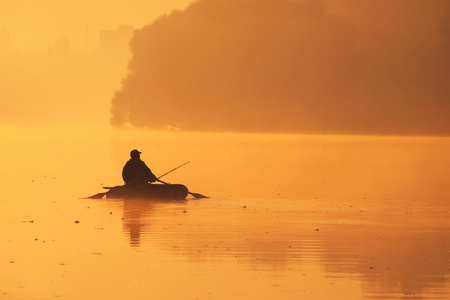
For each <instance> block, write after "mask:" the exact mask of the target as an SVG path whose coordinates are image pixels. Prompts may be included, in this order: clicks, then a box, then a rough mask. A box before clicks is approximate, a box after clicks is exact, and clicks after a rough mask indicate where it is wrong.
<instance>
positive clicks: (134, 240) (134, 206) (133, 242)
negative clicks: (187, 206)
mask: <svg viewBox="0 0 450 300" xmlns="http://www.w3.org/2000/svg"><path fill="white" fill-rule="evenodd" d="M169 203H172V204H173V203H180V204H181V203H185V201H184V200H178V201H177V200H171V201H167V200H143V199H125V200H123V218H122V220H123V221H122V222H123V231H124V233H125V234H126V235H128V236H129V239H130V246H131V247H139V246H140V245H141V242H142V241H143V240H145V236H146V235H147V234H150V232H151V225H152V224H151V221H152V215H154V214H156V213H157V210H158V207H160V206H161V205H168V204H169Z"/></svg>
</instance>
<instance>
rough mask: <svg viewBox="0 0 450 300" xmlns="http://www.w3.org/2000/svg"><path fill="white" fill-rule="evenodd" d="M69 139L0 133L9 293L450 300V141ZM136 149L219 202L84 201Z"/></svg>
mask: <svg viewBox="0 0 450 300" xmlns="http://www.w3.org/2000/svg"><path fill="white" fill-rule="evenodd" d="M65 133H67V131H57V132H55V131H53V132H47V137H44V138H42V139H36V138H35V137H34V136H33V135H27V134H24V135H23V136H22V137H21V138H20V139H18V138H16V137H15V135H12V136H7V135H5V134H4V135H3V137H2V139H3V141H5V142H6V144H7V145H8V148H2V152H1V153H0V154H1V157H2V165H3V166H5V168H3V169H2V172H1V174H2V175H1V178H2V182H4V188H5V189H4V196H3V198H2V201H1V202H0V206H1V210H0V211H1V212H0V216H1V218H0V223H1V226H2V228H4V229H3V230H2V231H1V233H0V236H1V243H2V247H1V249H2V250H1V251H0V257H1V261H0V263H1V264H2V265H3V266H2V268H3V270H4V272H2V275H1V276H2V277H1V282H2V283H1V285H0V291H1V293H2V295H3V297H4V298H5V299H48V298H52V297H61V298H66V299H79V298H85V299H129V298H138V299H143V298H145V297H147V296H148V295H149V294H151V295H152V296H154V297H156V298H175V299H196V298H207V299H230V298H237V299H248V298H261V299H273V298H274V297H279V296H280V295H283V297H284V298H286V299H298V297H303V298H305V299H317V298H320V299H335V298H336V293H339V294H340V295H345V297H346V299H365V298H376V299H396V298H402V297H404V295H405V294H406V295H416V296H419V297H422V298H424V299H445V298H446V297H448V280H449V273H448V265H449V249H450V245H449V243H448V239H447V236H448V231H449V223H448V206H447V195H448V194H449V193H448V192H449V191H448V187H447V185H446V182H445V180H446V178H447V176H445V175H446V174H448V172H449V167H450V161H449V158H448V156H446V155H445V153H447V152H448V150H449V146H450V143H449V141H448V139H447V138H426V137H424V138H416V137H403V138H402V137H347V136H341V137H340V136H334V137H333V136H302V135H261V134H256V135H255V134H200V133H198V134H186V133H162V132H137V131H135V132H133V131H128V132H126V131H125V132H115V131H109V130H108V131H104V132H100V131H99V132H98V133H99V134H98V135H97V138H93V136H87V137H83V136H79V135H76V134H74V135H73V136H72V137H70V136H66V135H65ZM100 133H102V134H100ZM42 136H45V135H42ZM87 145H89V147H86V146H87ZM131 148H138V149H139V150H140V151H142V159H144V161H146V162H147V164H148V165H149V166H150V167H151V168H152V170H153V171H154V173H155V174H162V173H164V172H166V171H168V170H169V169H171V168H173V167H175V165H174V164H177V163H179V162H184V160H185V159H186V157H189V159H190V160H191V163H190V164H188V165H186V166H184V167H183V168H181V169H179V170H177V171H176V172H173V173H171V174H170V175H168V176H167V180H168V181H170V182H172V183H184V184H186V185H187V186H188V188H189V189H190V191H192V192H200V193H202V194H205V195H208V196H210V197H211V198H209V199H200V200H196V199H193V198H189V199H188V200H186V201H179V202H173V201H168V202H167V201H165V202H164V201H145V200H144V201H143V200H127V201H124V200H107V199H102V200H90V199H80V198H82V197H86V196H90V195H92V194H95V193H97V192H101V190H102V189H101V187H102V186H105V185H117V184H121V178H120V171H121V168H122V166H123V164H124V163H125V161H126V160H127V159H128V155H129V149H131ZM30 149H32V151H30ZM177 149H178V150H177ZM179 149H183V151H181V150H179ZM93 150H95V151H93ZM175 162H176V163H175ZM412 262H414V263H412ZM343 297H344V296H343Z"/></svg>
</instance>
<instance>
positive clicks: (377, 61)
mask: <svg viewBox="0 0 450 300" xmlns="http://www.w3.org/2000/svg"><path fill="white" fill-rule="evenodd" d="M449 8H450V2H449V1H447V0H427V1H422V0H395V1H392V0H323V1H314V0H313V1H290V0H201V1H198V2H197V3H195V4H192V5H191V6H189V7H188V8H187V9H186V10H184V11H182V12H177V13H173V14H171V15H169V16H166V17H163V18H160V19H159V20H158V21H156V22H155V23H153V24H151V25H149V26H146V27H144V28H143V29H142V30H139V31H138V33H137V34H136V35H135V38H134V39H133V41H132V55H133V58H132V61H131V64H130V74H129V75H128V77H127V79H126V81H124V85H123V88H122V89H121V90H120V91H119V92H118V93H117V94H116V96H115V97H114V99H113V107H112V111H113V114H114V118H113V120H112V122H113V124H115V125H121V124H125V123H131V124H132V125H134V126H138V127H163V126H165V125H169V126H175V127H181V128H185V129H193V130H233V131H234V130H238V131H239V130H244V131H276V132H279V131H289V132H320V133H324V132H326V133H391V134H450V120H449V118H448V116H449V115H450V103H449V98H450V97H449V93H450V65H449V62H450V47H449V46H450V10H449Z"/></svg>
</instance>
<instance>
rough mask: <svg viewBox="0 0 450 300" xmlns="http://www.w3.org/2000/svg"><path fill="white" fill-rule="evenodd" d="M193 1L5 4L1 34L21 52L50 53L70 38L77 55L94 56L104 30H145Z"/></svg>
mask: <svg viewBox="0 0 450 300" xmlns="http://www.w3.org/2000/svg"><path fill="white" fill-rule="evenodd" d="M189 2H191V1H190V0H107V1H104V0H77V1H61V0H1V1H0V30H1V29H5V30H8V31H9V32H10V35H11V37H12V43H13V49H14V50H16V51H18V52H34V51H41V52H46V51H47V50H48V48H49V47H51V46H52V45H53V43H54V42H55V41H56V40H57V39H59V38H63V37H66V38H68V40H69V41H70V43H71V46H72V48H73V50H74V51H76V52H80V53H84V52H86V51H89V52H93V51H94V50H95V47H97V45H98V34H99V31H100V30H102V29H114V28H117V26H118V25H121V24H128V25H133V26H134V27H142V26H144V25H146V24H149V23H151V22H152V21H153V20H154V19H155V18H157V17H158V16H160V15H162V14H165V13H169V12H171V11H172V10H173V9H182V8H184V7H185V6H186V5H187V4H188V3H189Z"/></svg>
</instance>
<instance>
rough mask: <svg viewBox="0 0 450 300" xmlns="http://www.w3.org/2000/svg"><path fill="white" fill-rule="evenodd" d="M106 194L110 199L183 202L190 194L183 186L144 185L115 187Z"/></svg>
mask: <svg viewBox="0 0 450 300" xmlns="http://www.w3.org/2000/svg"><path fill="white" fill-rule="evenodd" d="M107 189H109V191H108V192H106V193H105V195H106V198H109V199H161V200H182V199H185V198H186V197H187V195H188V194H190V193H189V191H188V189H187V187H186V186H184V185H182V184H143V185H122V186H115V187H111V188H107Z"/></svg>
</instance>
